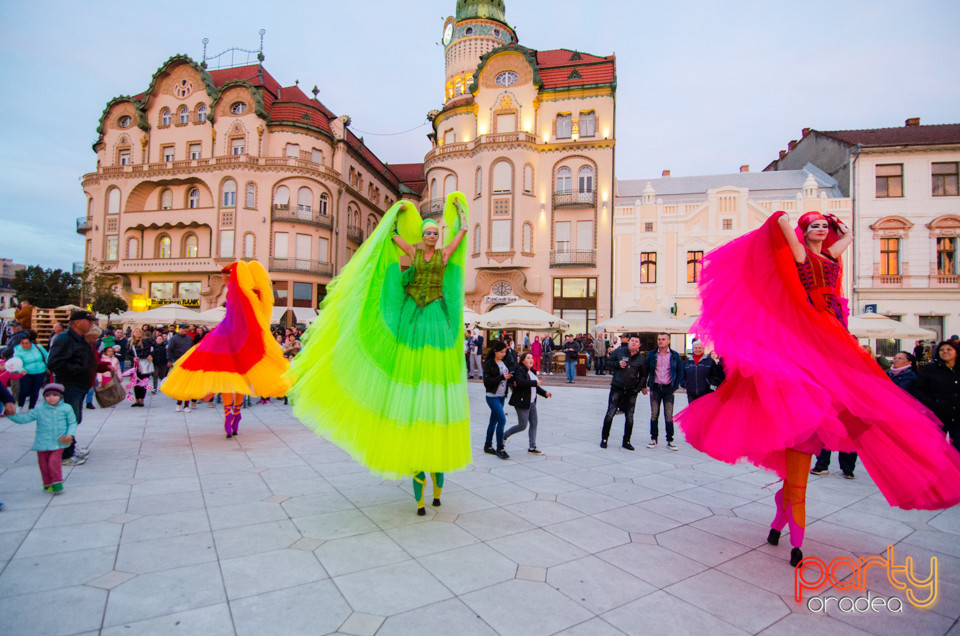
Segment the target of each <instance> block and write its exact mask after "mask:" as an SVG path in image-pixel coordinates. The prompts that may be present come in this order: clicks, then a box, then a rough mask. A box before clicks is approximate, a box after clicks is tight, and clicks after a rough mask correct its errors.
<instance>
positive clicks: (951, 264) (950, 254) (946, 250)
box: [937, 236, 957, 276]
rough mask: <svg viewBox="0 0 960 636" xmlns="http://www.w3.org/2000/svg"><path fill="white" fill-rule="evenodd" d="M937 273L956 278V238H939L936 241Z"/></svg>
mask: <svg viewBox="0 0 960 636" xmlns="http://www.w3.org/2000/svg"><path fill="white" fill-rule="evenodd" d="M937 273H938V274H940V275H941V276H956V274H957V237H955V236H941V237H940V238H938V239H937Z"/></svg>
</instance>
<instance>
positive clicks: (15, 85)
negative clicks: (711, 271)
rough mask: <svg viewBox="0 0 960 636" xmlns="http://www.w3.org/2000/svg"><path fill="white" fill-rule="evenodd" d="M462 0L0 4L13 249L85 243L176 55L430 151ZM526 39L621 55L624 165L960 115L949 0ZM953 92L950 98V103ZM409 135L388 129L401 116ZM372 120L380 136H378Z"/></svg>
mask: <svg viewBox="0 0 960 636" xmlns="http://www.w3.org/2000/svg"><path fill="white" fill-rule="evenodd" d="M455 6H456V2H455V0H414V1H409V2H398V1H396V0H361V1H358V2H330V1H328V0H311V1H303V0H301V1H299V2H290V1H287V0H272V1H271V2H269V3H264V2H252V1H249V0H235V1H232V2H219V1H218V0H209V1H207V2H199V3H175V2H169V3H140V2H129V1H127V2H116V1H113V0H109V1H104V0H96V1H92V2H53V1H50V0H35V1H33V2H20V3H14V2H12V0H0V56H2V58H0V59H2V62H0V81H2V85H3V86H4V87H5V94H4V96H3V98H2V101H0V140H2V141H0V257H6V258H12V259H14V261H15V262H18V263H25V264H40V265H43V266H44V267H61V268H69V267H70V265H71V263H73V262H74V261H79V260H81V259H82V258H83V239H82V238H81V237H80V236H79V235H77V234H76V233H75V220H76V218H77V217H79V216H83V215H84V214H85V205H84V196H83V192H82V190H81V188H80V181H79V179H80V177H81V175H83V174H84V173H86V172H90V171H92V170H94V169H95V166H96V156H95V155H94V153H93V151H92V150H91V147H90V146H91V144H92V143H93V142H94V141H95V139H96V132H95V130H96V127H97V122H98V120H99V117H100V115H101V113H102V111H103V108H104V106H105V104H106V102H107V101H108V100H109V99H111V98H112V97H115V96H117V95H121V94H136V93H138V92H140V91H143V90H144V89H145V88H146V86H147V84H148V83H149V81H150V77H151V76H152V75H153V73H154V72H155V71H156V70H157V68H158V67H159V66H160V65H161V64H162V63H163V62H164V61H165V60H166V59H167V58H168V57H170V56H171V55H174V54H177V53H185V54H187V55H190V56H191V57H194V59H198V60H199V59H200V58H201V53H202V44H201V40H202V39H203V38H204V37H207V38H209V39H210V44H209V47H208V52H210V53H213V52H218V51H220V50H223V49H226V48H229V47H234V46H240V47H244V48H256V47H257V46H258V45H259V36H258V35H257V32H258V31H259V30H260V29H261V28H264V29H266V35H265V38H264V53H265V55H266V60H265V62H264V64H265V66H266V68H267V69H268V70H269V71H270V73H271V74H272V75H273V76H274V77H276V78H277V80H278V81H280V82H281V83H282V84H284V85H288V84H292V83H293V82H294V81H295V80H298V79H299V80H300V85H301V86H302V87H304V88H305V89H307V90H309V89H310V88H312V87H313V85H314V84H316V85H317V86H318V87H319V88H320V94H319V98H320V100H321V101H322V102H324V104H326V105H327V106H328V107H329V108H330V109H331V110H333V111H334V112H336V113H338V114H348V115H350V116H351V118H352V121H353V125H352V127H353V129H354V131H355V132H356V133H357V134H359V135H363V136H364V138H365V140H366V141H367V143H368V145H369V146H370V147H371V148H372V149H373V150H374V151H375V152H376V153H377V154H378V155H379V156H380V157H381V158H382V159H383V160H384V161H387V162H393V163H406V162H416V161H422V160H423V155H424V154H425V153H426V151H427V150H428V149H429V142H428V141H427V138H426V133H427V131H428V127H427V125H426V113H427V111H429V110H431V109H433V108H438V107H439V106H440V104H441V101H442V99H443V51H442V48H441V46H440V44H439V40H440V35H441V28H442V25H443V20H444V18H445V17H446V16H448V15H452V14H453V13H454V11H455ZM506 10H507V21H508V22H509V23H510V24H511V25H512V26H514V27H515V29H516V31H517V34H518V37H519V40H520V43H521V44H523V45H525V46H528V47H531V48H535V49H551V48H571V49H579V50H581V51H585V52H589V53H594V54H598V55H608V54H610V53H616V55H617V76H618V89H617V122H616V126H617V128H616V137H617V154H616V169H617V177H618V178H621V179H640V178H648V177H656V176H659V175H660V172H661V170H663V169H670V170H671V171H672V174H673V175H675V176H681V175H699V174H719V173H732V172H736V171H737V170H738V169H739V166H740V165H741V164H750V166H751V170H762V169H763V167H764V166H766V165H767V164H768V163H769V162H770V161H771V160H772V159H774V158H776V156H777V153H778V151H779V150H780V149H781V148H785V147H786V145H787V142H788V141H790V140H791V139H796V138H798V137H799V135H800V130H801V129H802V128H803V127H807V126H809V127H812V128H818V129H821V130H833V129H845V128H879V127H887V126H902V125H903V122H904V120H905V119H906V118H908V117H920V118H921V121H922V123H923V124H943V123H957V122H960V113H958V105H960V71H958V69H960V47H958V46H957V44H956V37H957V26H956V25H957V24H958V23H960V2H956V1H954V0H912V1H911V2H899V1H897V2H893V1H889V0H810V1H807V2H789V3H788V2H775V1H772V0H766V1H765V0H723V1H721V0H717V1H713V2H711V1H707V0H671V1H669V2H647V1H641V0H635V1H629V0H623V1H620V0H616V1H614V0H608V1H599V2H583V1H582V0H581V1H574V0H552V1H547V0H507V1H506ZM951 105H952V106H951ZM411 129H413V130H412V131H411V132H408V133H406V134H399V135H389V136H387V135H384V134H389V133H397V132H401V131H408V130H411ZM373 133H376V134H373Z"/></svg>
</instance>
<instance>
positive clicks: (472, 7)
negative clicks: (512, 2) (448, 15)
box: [457, 0, 507, 24]
mask: <svg viewBox="0 0 960 636" xmlns="http://www.w3.org/2000/svg"><path fill="white" fill-rule="evenodd" d="M470 18H485V19H487V20H496V21H497V22H502V23H504V24H506V23H507V18H506V8H505V7H504V5H503V0H457V22H459V21H460V20H467V19H470Z"/></svg>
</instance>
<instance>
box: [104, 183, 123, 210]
mask: <svg viewBox="0 0 960 636" xmlns="http://www.w3.org/2000/svg"><path fill="white" fill-rule="evenodd" d="M107 214H120V190H118V189H117V188H110V191H109V192H108V193H107Z"/></svg>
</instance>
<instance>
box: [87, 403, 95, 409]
mask: <svg viewBox="0 0 960 636" xmlns="http://www.w3.org/2000/svg"><path fill="white" fill-rule="evenodd" d="M87 408H88V409H92V408H96V407H94V406H93V402H87Z"/></svg>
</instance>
